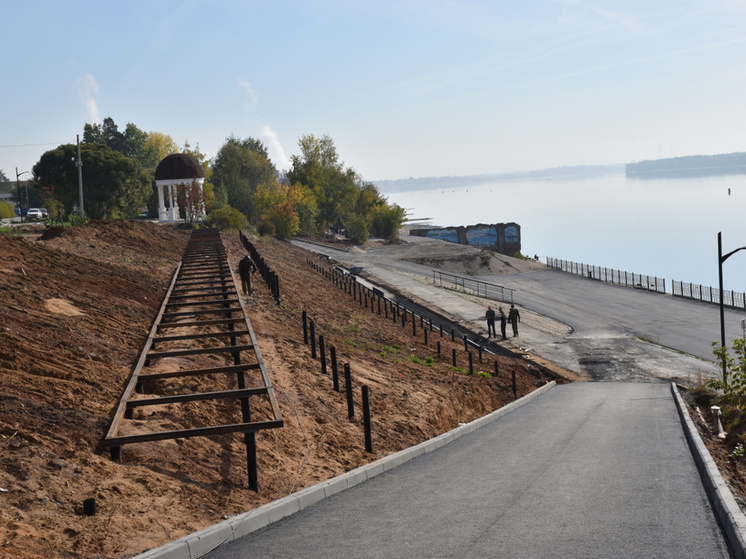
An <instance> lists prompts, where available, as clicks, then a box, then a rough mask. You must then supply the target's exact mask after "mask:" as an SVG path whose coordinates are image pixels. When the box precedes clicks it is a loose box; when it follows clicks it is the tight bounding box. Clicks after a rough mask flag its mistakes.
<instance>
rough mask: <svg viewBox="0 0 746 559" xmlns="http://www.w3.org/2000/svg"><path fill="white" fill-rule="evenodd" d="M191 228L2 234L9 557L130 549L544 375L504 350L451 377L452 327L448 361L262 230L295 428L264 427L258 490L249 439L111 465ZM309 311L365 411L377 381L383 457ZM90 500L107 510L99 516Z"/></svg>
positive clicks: (114, 553) (448, 421)
mask: <svg viewBox="0 0 746 559" xmlns="http://www.w3.org/2000/svg"><path fill="white" fill-rule="evenodd" d="M188 235H189V233H188V232H186V231H182V230H178V229H176V228H173V227H169V226H158V225H153V224H147V223H130V222H106V223H91V224H89V225H87V226H84V227H80V228H76V229H70V228H66V229H53V230H50V231H48V232H47V233H46V234H45V235H44V236H43V237H42V238H41V239H39V240H35V239H20V238H8V237H0V301H1V304H0V557H1V558H20V559H25V558H42V557H43V558H49V557H61V558H62V557H64V558H67V557H80V558H94V557H98V558H123V557H130V556H132V555H135V554H137V553H140V552H142V551H143V550H145V549H149V548H152V547H155V546H158V545H161V544H163V543H166V542H168V541H171V540H173V539H176V538H178V537H181V536H183V535H185V534H188V533H191V532H193V531H195V530H198V529H200V528H203V527H205V526H208V525H210V524H213V523H215V522H218V521H220V520H221V519H223V518H225V517H227V516H229V515H234V514H238V513H241V512H244V511H246V510H249V509H251V508H253V507H256V506H259V505H261V504H264V503H267V502H269V501H271V500H274V499H277V498H280V497H283V496H285V495H287V494H289V493H291V492H293V491H297V490H299V489H302V488H304V487H307V486H309V485H312V484H314V483H317V482H319V481H321V480H324V479H327V478H330V477H332V476H335V475H338V474H340V473H343V472H345V471H348V470H350V469H353V468H355V467H357V466H360V465H362V464H365V463H367V462H370V461H372V460H375V459H377V458H379V457H381V456H385V455H387V454H390V453H392V452H396V451H398V450H400V449H402V448H406V447H408V446H411V445H413V444H416V443H419V442H421V441H423V440H426V439H427V438H430V437H433V436H435V435H437V434H439V433H442V432H444V431H446V430H448V429H451V428H453V427H455V426H456V425H457V424H458V423H459V422H466V421H470V420H472V419H475V418H477V417H479V416H481V415H483V414H485V413H487V412H489V411H492V410H493V409H496V408H498V407H500V406H502V405H504V404H506V403H508V402H509V401H511V400H512V399H513V395H512V392H511V390H510V384H509V379H510V375H511V372H512V371H513V370H515V371H516V372H517V375H518V391H519V396H520V395H523V394H526V393H527V392H529V391H531V390H533V389H534V388H535V387H536V386H537V385H539V384H542V383H543V382H545V379H544V378H543V377H542V374H541V373H540V372H539V370H538V369H537V368H536V367H535V366H533V365H531V364H527V363H525V362H524V361H522V360H511V359H508V358H502V357H501V358H500V360H499V364H500V370H501V375H500V378H491V379H488V378H483V377H481V376H477V375H473V376H469V375H467V374H465V373H464V372H461V371H454V370H452V369H451V368H450V367H449V365H450V354H451V343H450V341H449V340H448V338H445V339H444V340H443V355H444V356H448V358H447V359H446V358H444V359H443V360H442V361H441V360H439V359H438V358H437V355H436V352H435V348H434V341H435V340H434V339H433V338H431V339H430V347H426V346H424V343H423V341H424V340H423V339H422V338H421V337H418V338H413V337H412V334H411V326H408V327H407V328H402V327H401V326H396V325H394V324H393V322H392V321H387V320H385V319H384V318H383V317H380V318H379V317H378V316H377V314H372V313H371V312H370V310H369V309H367V308H362V307H361V306H360V305H359V304H358V303H357V302H354V301H353V300H352V299H351V297H350V296H348V295H345V294H344V293H342V292H341V291H340V290H339V289H337V288H336V287H334V286H333V285H332V284H331V283H330V282H329V281H328V280H326V279H324V278H323V277H321V276H320V275H319V274H318V273H317V272H315V271H313V270H312V269H311V268H310V267H309V266H307V265H306V259H307V258H309V257H311V258H313V257H312V256H310V255H309V254H308V253H305V252H304V251H302V250H301V249H298V248H296V247H293V246H292V245H290V244H288V243H283V242H279V241H274V240H273V241H263V242H258V243H257V245H258V248H259V251H260V252H261V254H262V255H263V256H264V257H265V258H266V259H267V260H268V261H269V263H270V265H271V267H272V268H273V269H274V270H275V271H276V272H277V273H278V274H279V277H280V282H281V292H282V301H281V304H280V305H278V304H277V303H276V302H275V301H274V300H273V299H272V298H271V296H270V293H269V291H268V289H267V287H266V285H263V284H262V283H261V281H257V282H256V283H257V289H256V291H255V294H254V295H253V296H252V297H251V298H250V299H249V302H248V305H249V308H250V319H251V322H252V325H253V327H254V330H255V332H256V335H257V338H258V342H259V345H260V348H261V351H262V353H263V356H264V361H265V363H266V365H267V368H268V369H269V372H270V376H271V379H272V382H273V384H274V386H275V389H276V391H277V396H278V401H279V404H280V408H281V410H282V413H283V415H284V418H285V428H283V429H280V430H273V431H266V432H263V433H260V434H259V435H258V437H257V445H258V460H259V485H260V490H259V493H255V492H253V491H250V490H248V489H247V487H246V486H247V474H246V461H245V448H244V446H243V444H242V442H241V438H240V436H237V435H230V436H229V435H226V436H222V437H215V438H212V439H206V438H195V439H189V440H180V441H166V442H157V443H145V444H140V445H132V446H126V447H124V450H123V453H122V460H121V462H114V461H112V460H111V459H110V458H109V455H108V453H107V452H105V451H103V450H102V449H101V448H100V441H101V439H102V438H103V436H104V435H105V433H106V430H107V429H108V426H109V421H110V417H111V414H112V413H113V410H114V408H115V406H116V404H117V402H118V398H119V396H120V394H121V392H122V389H123V387H124V384H125V382H126V380H127V377H128V375H129V371H130V368H131V366H132V363H133V362H134V361H135V359H136V357H137V355H138V352H139V350H140V348H141V345H142V343H143V341H144V339H145V337H146V335H147V332H148V329H149V327H150V324H151V322H152V320H153V317H154V316H155V313H156V312H157V309H158V307H159V305H160V303H161V299H162V297H163V294H164V293H165V289H166V287H167V285H168V282H169V281H170V278H171V274H172V273H173V270H174V268H175V266H176V264H177V262H178V261H179V259H180V256H181V254H182V251H183V249H184V247H185V245H186V241H187V239H188ZM224 242H225V244H226V246H227V248H228V249H229V252H230V258H231V262H232V263H233V265H234V266H235V264H236V262H237V261H238V259H239V258H240V257H241V256H242V255H243V254H244V250H243V247H242V246H241V245H240V243H239V241H238V237H237V235H235V234H232V235H227V236H224ZM303 310H305V311H307V313H308V315H309V317H310V318H312V319H313V320H314V321H315V324H316V327H317V334H323V335H324V336H325V338H326V342H327V344H328V345H334V346H335V347H336V348H337V351H338V355H339V362H340V366H341V364H342V363H345V362H349V363H350V364H351V368H352V371H353V377H354V380H353V385H354V386H355V403H356V409H357V410H360V405H361V402H360V387H361V386H362V384H363V383H365V384H367V385H368V386H369V387H370V390H371V406H372V413H373V445H374V453H373V454H368V453H366V452H365V450H364V441H363V432H362V426H361V420H360V415H361V414H360V413H358V414H357V418H356V420H354V421H352V422H351V421H349V420H348V418H347V407H346V401H345V396H344V393H337V392H335V391H334V390H333V389H332V384H331V379H330V378H329V377H328V376H322V375H321V374H320V364H319V363H318V362H314V361H312V360H311V358H310V350H309V348H308V346H306V345H304V343H303V333H302V328H301V320H300V316H301V311H303ZM454 347H457V348H459V349H460V350H462V349H463V347H462V345H460V344H456V345H455V346H454ZM412 355H414V356H416V357H417V359H418V360H419V361H422V362H427V360H428V359H427V358H428V357H432V358H433V364H432V366H428V365H427V364H419V363H416V362H415V361H414V360H413V358H412V357H411V356H412ZM475 361H476V359H475ZM463 362H464V363H466V361H465V358H464V359H463ZM481 368H482V369H483V370H485V371H493V370H494V367H493V362H492V361H489V362H485V363H484V364H483V365H482V367H481ZM197 388H199V387H197ZM189 406H190V407H189V408H188V412H189V413H188V416H189V418H190V420H191V421H192V422H193V424H194V425H201V424H209V423H210V421H211V419H212V417H211V415H212V414H213V413H215V409H214V408H210V407H208V408H201V407H199V406H197V405H196V404H194V405H192V404H189ZM91 497H93V498H95V499H96V502H97V506H98V511H97V514H96V515H95V516H90V517H89V516H84V515H83V514H82V510H81V509H82V502H83V501H84V500H85V499H88V498H91Z"/></svg>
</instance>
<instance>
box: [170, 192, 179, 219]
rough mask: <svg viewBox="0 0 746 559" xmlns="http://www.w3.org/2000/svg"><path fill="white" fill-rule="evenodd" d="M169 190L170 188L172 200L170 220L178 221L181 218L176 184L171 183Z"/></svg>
mask: <svg viewBox="0 0 746 559" xmlns="http://www.w3.org/2000/svg"><path fill="white" fill-rule="evenodd" d="M168 190H169V195H170V200H171V209H170V210H169V211H170V215H169V217H170V219H169V221H176V220H178V219H179V205H178V204H177V201H176V194H175V193H174V185H173V184H169V185H168Z"/></svg>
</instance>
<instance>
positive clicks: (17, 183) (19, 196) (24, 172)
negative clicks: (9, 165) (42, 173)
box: [16, 167, 28, 223]
mask: <svg viewBox="0 0 746 559" xmlns="http://www.w3.org/2000/svg"><path fill="white" fill-rule="evenodd" d="M26 173H28V171H22V172H20V173H19V172H18V167H16V191H17V192H18V214H19V215H20V216H21V223H23V202H22V201H21V181H20V180H19V177H20V176H21V175H25V174H26ZM26 207H28V184H27V185H26Z"/></svg>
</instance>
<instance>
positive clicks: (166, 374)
mask: <svg viewBox="0 0 746 559" xmlns="http://www.w3.org/2000/svg"><path fill="white" fill-rule="evenodd" d="M258 368H259V363H246V364H243V365H225V366H224V367H209V368H205V369H182V370H179V371H162V372H160V373H147V374H140V377H139V378H140V380H142V381H145V380H159V379H165V378H179V377H194V376H200V375H211V374H219V373H230V374H233V373H240V372H241V371H250V370H252V369H258Z"/></svg>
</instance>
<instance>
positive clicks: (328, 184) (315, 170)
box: [288, 134, 359, 228]
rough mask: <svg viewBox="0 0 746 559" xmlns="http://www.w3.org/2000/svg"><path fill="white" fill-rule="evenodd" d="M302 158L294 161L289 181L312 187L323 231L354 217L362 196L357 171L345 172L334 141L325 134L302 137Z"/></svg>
mask: <svg viewBox="0 0 746 559" xmlns="http://www.w3.org/2000/svg"><path fill="white" fill-rule="evenodd" d="M298 145H299V146H300V149H301V155H293V156H292V157H291V158H290V161H291V165H292V167H291V169H290V171H289V172H288V179H289V180H290V182H291V183H296V182H299V183H301V184H303V185H305V186H306V187H308V188H309V189H310V190H311V191H312V192H313V194H314V196H315V197H316V203H317V205H318V213H317V221H318V225H319V227H320V228H328V227H331V226H334V225H337V224H338V223H342V222H343V221H344V220H345V219H346V218H348V217H349V216H351V215H352V213H353V210H354V205H355V202H356V201H357V198H358V195H359V189H358V187H357V184H356V181H357V175H356V173H355V171H354V170H353V169H351V168H350V169H345V168H344V165H343V164H342V163H341V162H340V161H339V158H338V156H337V150H336V148H335V147H334V142H333V141H332V139H331V138H330V137H329V136H327V135H324V136H322V137H321V138H316V137H315V136H314V135H313V134H308V135H305V136H302V137H301V139H300V140H299V141H298Z"/></svg>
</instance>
